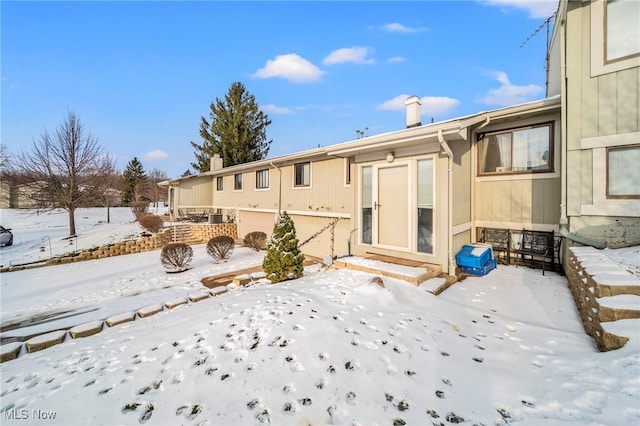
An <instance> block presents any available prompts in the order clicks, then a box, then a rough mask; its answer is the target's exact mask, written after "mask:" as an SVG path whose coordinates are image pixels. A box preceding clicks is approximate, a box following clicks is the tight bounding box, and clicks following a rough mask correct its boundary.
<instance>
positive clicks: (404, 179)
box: [372, 163, 412, 251]
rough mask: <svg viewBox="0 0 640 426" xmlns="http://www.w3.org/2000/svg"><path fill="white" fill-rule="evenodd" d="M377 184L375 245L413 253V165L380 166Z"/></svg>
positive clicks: (374, 187)
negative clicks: (411, 216) (411, 171)
mask: <svg viewBox="0 0 640 426" xmlns="http://www.w3.org/2000/svg"><path fill="white" fill-rule="evenodd" d="M373 176H374V181H373V241H372V243H373V245H375V246H379V247H382V248H390V249H396V250H404V251H407V250H410V249H411V247H410V241H411V238H410V235H411V234H410V232H411V229H412V226H411V222H410V210H411V207H410V205H411V203H410V200H411V198H410V187H409V164H406V163H405V164H397V165H391V164H389V165H386V164H385V165H379V166H376V167H375V168H374V174H373Z"/></svg>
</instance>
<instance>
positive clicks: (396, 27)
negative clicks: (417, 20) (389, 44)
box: [380, 22, 426, 34]
mask: <svg viewBox="0 0 640 426" xmlns="http://www.w3.org/2000/svg"><path fill="white" fill-rule="evenodd" d="M380 29H381V30H382V31H384V32H387V33H400V34H412V33H419V32H422V31H426V29H425V28H421V27H417V28H412V27H407V26H406V25H402V24H399V23H397V22H392V23H390V24H386V25H383V26H381V27H380Z"/></svg>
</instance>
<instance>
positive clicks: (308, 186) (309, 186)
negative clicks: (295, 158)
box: [292, 161, 313, 189]
mask: <svg viewBox="0 0 640 426" xmlns="http://www.w3.org/2000/svg"><path fill="white" fill-rule="evenodd" d="M304 164H308V165H309V184H308V185H296V167H297V166H299V165H304ZM312 172H313V170H312V166H311V161H301V162H299V163H295V164H294V165H293V182H292V183H293V189H311V183H312V176H313V173H312Z"/></svg>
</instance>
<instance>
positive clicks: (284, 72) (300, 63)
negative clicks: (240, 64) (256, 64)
mask: <svg viewBox="0 0 640 426" xmlns="http://www.w3.org/2000/svg"><path fill="white" fill-rule="evenodd" d="M324 73H325V72H324V71H322V70H321V69H320V68H318V67H317V66H315V65H313V64H312V63H311V62H309V61H307V60H306V59H304V58H303V57H301V56H299V55H297V54H295V53H289V54H286V55H278V56H276V57H275V59H269V60H268V61H267V64H266V65H265V66H264V68H261V69H259V70H258V71H256V72H255V74H253V77H256V78H274V77H277V78H283V79H285V80H289V81H291V82H293V83H308V82H314V81H319V80H320V78H321V77H322V74H324Z"/></svg>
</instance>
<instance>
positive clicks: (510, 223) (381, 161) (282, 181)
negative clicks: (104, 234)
mask: <svg viewBox="0 0 640 426" xmlns="http://www.w3.org/2000/svg"><path fill="white" fill-rule="evenodd" d="M622 2H623V1H620V0H618V1H616V4H619V3H622ZM630 3H634V2H630ZM635 3H637V2H635ZM637 4H640V3H637ZM608 5H609V6H610V3H607V2H605V0H596V1H593V2H589V1H584V2H583V1H566V0H562V1H560V4H559V9H558V12H557V17H556V23H555V26H554V31H553V37H552V41H551V44H550V50H549V62H548V75H547V80H548V86H547V98H545V99H542V100H539V101H534V102H529V103H526V104H522V105H514V106H511V107H507V108H502V109H498V110H493V111H487V112H480V113H477V114H473V115H470V116H466V117H461V118H457V119H452V120H447V121H444V122H440V123H431V124H427V125H422V124H421V123H420V99H419V98H417V97H415V96H413V97H410V98H409V99H407V122H406V128H405V129H403V130H399V131H396V132H389V133H385V134H380V135H374V136H369V137H365V138H361V139H356V140H352V141H349V142H345V143H341V144H336V145H332V146H328V147H323V148H318V149H314V150H310V151H304V152H300V153H295V154H291V155H287V156H283V157H278V158H273V159H270V160H261V161H256V162H253V163H248V164H243V165H239V166H234V167H228V168H222V167H221V160H220V159H219V158H214V159H213V160H212V168H211V171H210V172H207V173H202V174H200V175H197V176H190V177H186V178H181V179H175V180H172V181H168V182H164V183H163V184H164V185H170V191H171V195H170V200H171V202H170V206H171V209H172V210H173V211H174V212H176V211H178V210H180V209H186V208H204V207H208V208H211V209H212V210H213V211H221V212H223V216H224V217H226V218H228V219H234V220H237V221H238V227H239V229H238V235H240V236H243V235H246V233H248V232H251V231H255V230H261V231H264V232H266V233H267V234H270V233H271V231H272V227H273V223H274V220H275V217H276V214H277V212H278V211H279V210H286V211H287V212H288V213H289V214H290V215H291V216H292V217H293V218H294V221H295V223H296V229H297V232H298V237H299V239H300V240H301V241H305V240H306V239H307V238H309V237H311V236H313V235H314V234H316V233H317V232H319V231H321V230H323V229H325V228H327V227H328V226H331V225H332V224H333V225H335V227H334V226H331V228H330V229H331V230H332V231H333V232H332V233H329V232H324V233H322V234H321V236H320V237H318V238H317V239H315V240H312V242H310V243H309V244H308V245H307V246H305V247H304V248H303V251H304V252H305V253H306V254H311V255H314V256H318V257H325V256H327V255H329V254H330V255H332V256H341V255H346V254H353V255H365V254H368V253H374V254H383V255H389V256H395V257H402V258H407V259H413V260H420V261H423V262H426V263H431V264H434V265H439V266H441V267H442V270H443V271H444V272H446V273H449V274H454V273H455V270H456V263H455V254H456V253H457V252H458V251H459V250H460V248H461V247H462V246H463V245H464V244H467V243H472V242H476V241H478V238H479V234H480V230H481V229H483V228H485V227H489V228H502V229H510V230H515V231H517V230H521V229H523V228H527V229H532V230H539V231H551V230H553V231H555V232H557V233H560V234H562V235H563V236H565V237H566V238H567V239H569V240H573V241H576V242H579V243H581V244H589V245H594V246H597V247H604V246H609V247H620V246H623V245H632V244H640V219H639V217H640V184H639V183H638V182H640V175H638V173H639V171H640V133H639V131H640V106H639V105H638V95H639V94H640V93H639V92H640V68H639V65H640V49H638V50H639V51H638V52H635V53H633V50H632V51H631V54H629V55H627V56H624V57H622V58H617V57H616V58H613V59H611V60H603V56H602V55H603V53H602V52H603V51H602V48H603V42H604V41H603V40H605V41H606V37H605V36H604V35H603V25H604V22H605V21H603V19H605V17H606V16H607V14H606V13H605V10H606V8H607V7H608ZM632 9H633V7H632ZM619 12H625V11H624V10H623V11H616V13H617V15H615V16H617V17H619V15H620V13H619ZM623 14H624V13H623ZM609 19H613V18H611V16H609ZM637 22H638V21H636V23H637ZM610 25H611V24H610ZM635 27H636V28H638V25H635ZM616 37H617V35H616ZM610 38H611V40H609V44H610V45H611V46H613V44H614V43H613V41H614V40H617V39H616V38H615V37H613V36H611V37H610ZM611 46H610V51H611V49H612V47H611ZM633 48H634V47H633V46H632V47H631V49H633ZM627 53H628V52H626V51H624V52H623V54H627ZM240 180H241V183H239V182H240Z"/></svg>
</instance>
